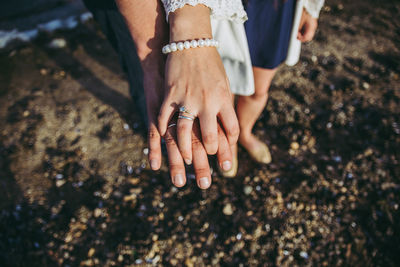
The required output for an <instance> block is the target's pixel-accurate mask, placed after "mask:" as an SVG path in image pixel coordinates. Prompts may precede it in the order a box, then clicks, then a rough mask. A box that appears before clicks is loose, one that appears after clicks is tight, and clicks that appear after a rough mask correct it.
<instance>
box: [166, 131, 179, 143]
mask: <svg viewBox="0 0 400 267" xmlns="http://www.w3.org/2000/svg"><path fill="white" fill-rule="evenodd" d="M164 140H165V143H166V144H167V145H176V144H175V139H174V138H173V136H172V135H171V134H168V133H167V134H166V135H165V136H164Z"/></svg>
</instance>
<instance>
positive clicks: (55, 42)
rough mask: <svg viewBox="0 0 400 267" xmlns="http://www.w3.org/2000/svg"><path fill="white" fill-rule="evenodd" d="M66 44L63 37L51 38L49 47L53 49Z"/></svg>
mask: <svg viewBox="0 0 400 267" xmlns="http://www.w3.org/2000/svg"><path fill="white" fill-rule="evenodd" d="M66 46H67V41H66V40H65V39H64V38H56V39H53V40H52V41H51V42H50V44H49V47H50V48H54V49H60V48H64V47H66Z"/></svg>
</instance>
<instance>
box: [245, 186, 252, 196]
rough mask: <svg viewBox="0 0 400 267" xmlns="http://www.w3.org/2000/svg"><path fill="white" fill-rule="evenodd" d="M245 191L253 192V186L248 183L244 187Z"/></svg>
mask: <svg viewBox="0 0 400 267" xmlns="http://www.w3.org/2000/svg"><path fill="white" fill-rule="evenodd" d="M243 192H244V194H245V195H250V194H251V192H253V187H251V186H250V185H246V186H245V187H244V189H243Z"/></svg>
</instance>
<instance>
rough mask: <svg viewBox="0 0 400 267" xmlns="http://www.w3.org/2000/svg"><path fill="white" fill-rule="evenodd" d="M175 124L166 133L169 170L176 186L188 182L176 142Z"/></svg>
mask: <svg viewBox="0 0 400 267" xmlns="http://www.w3.org/2000/svg"><path fill="white" fill-rule="evenodd" d="M175 131H176V129H175V126H174V127H169V128H168V129H167V131H166V133H165V136H164V139H165V145H166V147H167V153H168V164H169V171H170V174H171V179H172V183H173V184H174V185H175V186H176V187H182V186H184V185H185V183H186V175H185V165H184V164H183V159H182V156H181V153H180V152H179V148H178V145H177V144H176V134H175Z"/></svg>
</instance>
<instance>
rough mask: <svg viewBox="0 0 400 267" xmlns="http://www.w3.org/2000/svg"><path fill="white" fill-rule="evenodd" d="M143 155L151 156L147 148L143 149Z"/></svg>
mask: <svg viewBox="0 0 400 267" xmlns="http://www.w3.org/2000/svg"><path fill="white" fill-rule="evenodd" d="M143 154H145V155H146V156H147V155H148V154H149V149H148V148H147V147H146V148H145V149H143Z"/></svg>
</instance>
